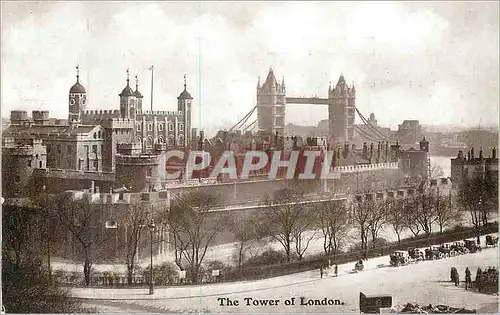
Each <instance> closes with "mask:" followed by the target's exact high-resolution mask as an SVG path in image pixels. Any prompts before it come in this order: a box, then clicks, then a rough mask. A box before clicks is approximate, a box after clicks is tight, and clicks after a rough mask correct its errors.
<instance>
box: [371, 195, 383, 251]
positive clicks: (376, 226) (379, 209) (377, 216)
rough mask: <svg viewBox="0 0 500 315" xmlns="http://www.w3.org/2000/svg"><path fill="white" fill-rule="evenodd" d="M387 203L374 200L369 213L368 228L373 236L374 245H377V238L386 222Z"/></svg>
mask: <svg viewBox="0 0 500 315" xmlns="http://www.w3.org/2000/svg"><path fill="white" fill-rule="evenodd" d="M386 218H387V215H386V203H385V201H383V200H377V201H373V206H372V207H371V211H370V212H369V213H368V230H369V231H370V234H371V236H372V242H373V244H372V246H373V247H375V240H376V239H377V236H378V233H379V232H380V230H381V229H382V227H383V226H384V224H385V223H386Z"/></svg>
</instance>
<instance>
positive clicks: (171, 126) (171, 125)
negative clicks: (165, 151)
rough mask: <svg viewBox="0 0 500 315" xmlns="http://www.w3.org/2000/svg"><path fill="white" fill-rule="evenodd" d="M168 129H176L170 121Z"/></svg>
mask: <svg viewBox="0 0 500 315" xmlns="http://www.w3.org/2000/svg"><path fill="white" fill-rule="evenodd" d="M168 131H174V125H173V124H171V123H169V124H168Z"/></svg>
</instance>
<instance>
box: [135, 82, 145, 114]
mask: <svg viewBox="0 0 500 315" xmlns="http://www.w3.org/2000/svg"><path fill="white" fill-rule="evenodd" d="M134 95H135V98H136V99H137V106H136V107H137V110H138V111H139V112H141V111H142V99H143V98H144V96H142V94H141V92H139V79H138V78H137V75H136V76H135V92H134Z"/></svg>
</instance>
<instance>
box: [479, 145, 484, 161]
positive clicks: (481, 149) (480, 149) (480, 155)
mask: <svg viewBox="0 0 500 315" xmlns="http://www.w3.org/2000/svg"><path fill="white" fill-rule="evenodd" d="M479 158H480V159H482V158H483V147H480V148H479Z"/></svg>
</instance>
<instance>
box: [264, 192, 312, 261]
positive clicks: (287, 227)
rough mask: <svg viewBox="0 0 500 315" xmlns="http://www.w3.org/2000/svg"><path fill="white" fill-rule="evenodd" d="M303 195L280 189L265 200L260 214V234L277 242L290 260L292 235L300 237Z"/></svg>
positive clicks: (302, 222) (302, 221)
mask: <svg viewBox="0 0 500 315" xmlns="http://www.w3.org/2000/svg"><path fill="white" fill-rule="evenodd" d="M302 196H303V195H302V194H301V193H300V192H297V191H295V190H292V189H288V188H285V189H281V190H278V191H276V192H275V193H274V196H273V197H272V198H268V199H266V200H265V208H264V209H263V210H262V212H261V215H262V216H261V219H260V221H261V222H262V224H261V225H260V227H259V228H260V229H261V233H262V234H264V235H267V236H268V237H270V238H271V239H273V240H275V241H277V242H279V243H280V244H281V245H282V246H283V248H284V250H285V254H286V257H287V261H290V260H291V249H292V244H293V241H294V235H299V233H300V235H302V233H301V232H303V231H305V230H304V229H302V228H301V225H302V224H304V220H303V218H304V214H305V210H304V209H305V208H304V205H303V204H302V203H301V201H302V198H301V197H302Z"/></svg>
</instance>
